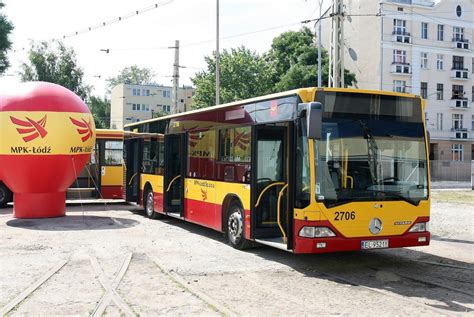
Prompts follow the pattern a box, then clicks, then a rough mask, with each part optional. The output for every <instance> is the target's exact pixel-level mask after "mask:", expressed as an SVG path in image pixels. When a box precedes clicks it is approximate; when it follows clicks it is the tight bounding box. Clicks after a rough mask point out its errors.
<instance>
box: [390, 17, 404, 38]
mask: <svg viewBox="0 0 474 317" xmlns="http://www.w3.org/2000/svg"><path fill="white" fill-rule="evenodd" d="M406 23H407V21H405V20H399V19H393V34H396V35H404V34H406Z"/></svg>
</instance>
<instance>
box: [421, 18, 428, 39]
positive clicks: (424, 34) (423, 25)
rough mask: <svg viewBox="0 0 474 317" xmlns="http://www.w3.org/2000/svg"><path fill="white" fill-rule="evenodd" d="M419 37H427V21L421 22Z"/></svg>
mask: <svg viewBox="0 0 474 317" xmlns="http://www.w3.org/2000/svg"><path fill="white" fill-rule="evenodd" d="M421 38H422V39H425V40H426V39H428V23H426V22H421Z"/></svg>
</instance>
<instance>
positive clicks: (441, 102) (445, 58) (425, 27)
mask: <svg viewBox="0 0 474 317" xmlns="http://www.w3.org/2000/svg"><path fill="white" fill-rule="evenodd" d="M344 5H345V14H346V18H345V22H344V39H345V47H346V50H345V67H346V68H347V69H349V70H350V71H352V72H354V73H355V74H356V78H357V81H358V83H357V87H358V88H362V89H381V90H391V91H398V92H407V93H413V94H416V95H421V96H422V97H423V98H425V99H426V102H427V107H426V113H425V115H426V122H427V126H428V129H429V131H430V134H431V145H430V149H431V151H430V158H431V159H432V160H454V161H468V160H474V142H473V141H474V111H473V108H474V81H473V78H474V50H473V48H474V47H473V39H474V37H473V33H474V1H473V0H441V1H433V0H382V1H379V0H344ZM323 28H324V29H325V30H329V29H330V19H327V20H325V22H324V24H323ZM322 40H323V43H325V47H328V45H327V44H328V41H329V37H327V38H326V39H325V38H322Z"/></svg>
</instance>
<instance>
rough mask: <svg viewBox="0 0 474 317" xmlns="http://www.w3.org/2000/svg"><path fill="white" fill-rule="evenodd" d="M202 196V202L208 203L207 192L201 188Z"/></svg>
mask: <svg viewBox="0 0 474 317" xmlns="http://www.w3.org/2000/svg"><path fill="white" fill-rule="evenodd" d="M201 195H202V200H203V201H206V200H207V190H204V189H202V188H201Z"/></svg>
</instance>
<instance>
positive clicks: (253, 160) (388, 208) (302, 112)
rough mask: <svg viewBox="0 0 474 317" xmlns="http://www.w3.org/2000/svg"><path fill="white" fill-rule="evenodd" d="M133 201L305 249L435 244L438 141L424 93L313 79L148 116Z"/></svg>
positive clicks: (128, 144) (243, 242) (246, 241)
mask: <svg viewBox="0 0 474 317" xmlns="http://www.w3.org/2000/svg"><path fill="white" fill-rule="evenodd" d="M125 129H127V130H130V131H132V132H139V133H145V134H147V137H145V138H142V137H136V138H131V139H128V140H126V141H125V153H126V157H127V160H126V161H127V162H126V164H127V199H128V200H131V201H136V202H138V203H140V204H142V205H143V206H144V209H145V211H146V214H147V215H148V216H149V217H150V218H158V217H161V216H163V215H168V216H172V217H177V218H180V219H183V220H186V221H190V222H193V223H197V224H200V225H203V226H206V227H209V228H212V229H214V230H218V231H222V232H225V233H226V234H227V236H228V239H229V243H230V244H231V245H232V246H233V247H235V248H238V249H243V248H245V247H247V246H249V245H250V242H251V241H255V242H258V243H261V244H266V245H270V246H274V247H277V248H280V249H283V250H287V251H290V252H294V253H321V252H333V251H348V250H366V249H378V248H395V247H405V246H421V245H428V244H429V241H430V233H429V231H428V223H429V219H430V200H429V168H428V164H429V162H428V142H427V139H428V138H427V133H426V127H425V121H424V102H423V100H422V99H421V98H420V97H418V96H415V95H409V94H401V93H394V92H380V91H367V90H354V89H335V88H324V89H316V88H305V89H297V90H292V91H288V92H284V93H279V94H274V95H268V96H263V97H259V98H254V99H249V100H243V101H238V102H233V103H229V104H225V105H219V106H215V107H209V108H205V109H199V110H195V111H191V112H187V113H182V114H176V115H170V116H166V117H162V118H157V119H152V120H148V121H142V122H138V123H133V124H130V125H127V126H126V127H125Z"/></svg>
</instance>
